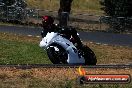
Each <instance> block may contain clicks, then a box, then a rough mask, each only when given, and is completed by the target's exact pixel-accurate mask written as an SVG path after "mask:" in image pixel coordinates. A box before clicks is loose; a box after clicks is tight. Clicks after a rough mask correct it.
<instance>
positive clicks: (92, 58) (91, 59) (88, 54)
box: [82, 45, 97, 65]
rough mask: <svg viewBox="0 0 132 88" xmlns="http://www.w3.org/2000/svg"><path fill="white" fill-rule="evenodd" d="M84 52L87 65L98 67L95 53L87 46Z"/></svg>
mask: <svg viewBox="0 0 132 88" xmlns="http://www.w3.org/2000/svg"><path fill="white" fill-rule="evenodd" d="M82 51H83V55H84V58H85V65H96V63H97V59H96V55H95V54H94V52H93V51H92V50H91V49H90V48H89V47H87V46H86V45H84V46H83V49H82Z"/></svg>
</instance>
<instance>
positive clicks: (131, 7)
mask: <svg viewBox="0 0 132 88" xmlns="http://www.w3.org/2000/svg"><path fill="white" fill-rule="evenodd" d="M100 3H101V5H102V6H103V7H102V8H101V9H102V10H104V11H105V13H106V14H107V15H109V16H116V17H119V16H120V17H128V16H132V12H131V11H132V0H103V1H101V2H100Z"/></svg>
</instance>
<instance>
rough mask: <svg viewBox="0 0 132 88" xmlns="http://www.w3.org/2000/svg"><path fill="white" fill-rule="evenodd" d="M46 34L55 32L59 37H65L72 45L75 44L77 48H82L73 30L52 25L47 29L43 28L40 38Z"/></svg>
mask: <svg viewBox="0 0 132 88" xmlns="http://www.w3.org/2000/svg"><path fill="white" fill-rule="evenodd" d="M48 32H57V33H59V34H60V35H61V36H63V37H65V38H67V39H68V40H70V41H71V42H73V44H75V43H77V48H80V47H82V42H81V40H80V38H79V36H78V35H77V31H76V29H75V28H72V27H61V26H55V25H52V27H48V29H45V28H44V30H43V31H42V32H41V36H42V37H45V36H46V35H47V33H48ZM71 36H72V37H73V39H74V40H71Z"/></svg>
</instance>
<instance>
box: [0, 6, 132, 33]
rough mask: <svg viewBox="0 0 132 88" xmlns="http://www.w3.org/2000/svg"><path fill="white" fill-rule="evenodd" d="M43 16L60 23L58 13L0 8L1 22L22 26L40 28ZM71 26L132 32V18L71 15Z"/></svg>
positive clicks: (84, 28)
mask: <svg viewBox="0 0 132 88" xmlns="http://www.w3.org/2000/svg"><path fill="white" fill-rule="evenodd" d="M43 15H51V16H53V17H54V18H55V23H58V16H57V15H58V12H57V11H48V10H40V9H29V8H26V9H22V8H21V7H17V8H16V7H7V8H6V10H5V8H4V6H0V20H1V21H6V22H10V21H11V22H13V21H14V22H16V21H19V22H20V23H21V24H26V25H34V24H35V26H40V24H41V17H42V16H43ZM68 24H69V25H70V26H74V27H76V28H78V29H81V30H96V31H97V30H101V31H107V30H108V29H109V30H113V29H117V30H131V28H132V27H131V24H132V18H126V17H115V18H112V17H110V16H100V15H90V14H88V13H85V14H84V13H83V14H80V13H71V14H70V20H69V22H68Z"/></svg>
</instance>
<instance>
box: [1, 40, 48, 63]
mask: <svg viewBox="0 0 132 88" xmlns="http://www.w3.org/2000/svg"><path fill="white" fill-rule="evenodd" d="M0 46H1V47H0V51H1V53H0V64H48V63H50V61H49V59H48V58H47V55H46V52H45V51H44V50H43V49H41V48H40V47H39V45H38V44H33V43H26V42H18V41H10V40H2V39H0Z"/></svg>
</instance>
